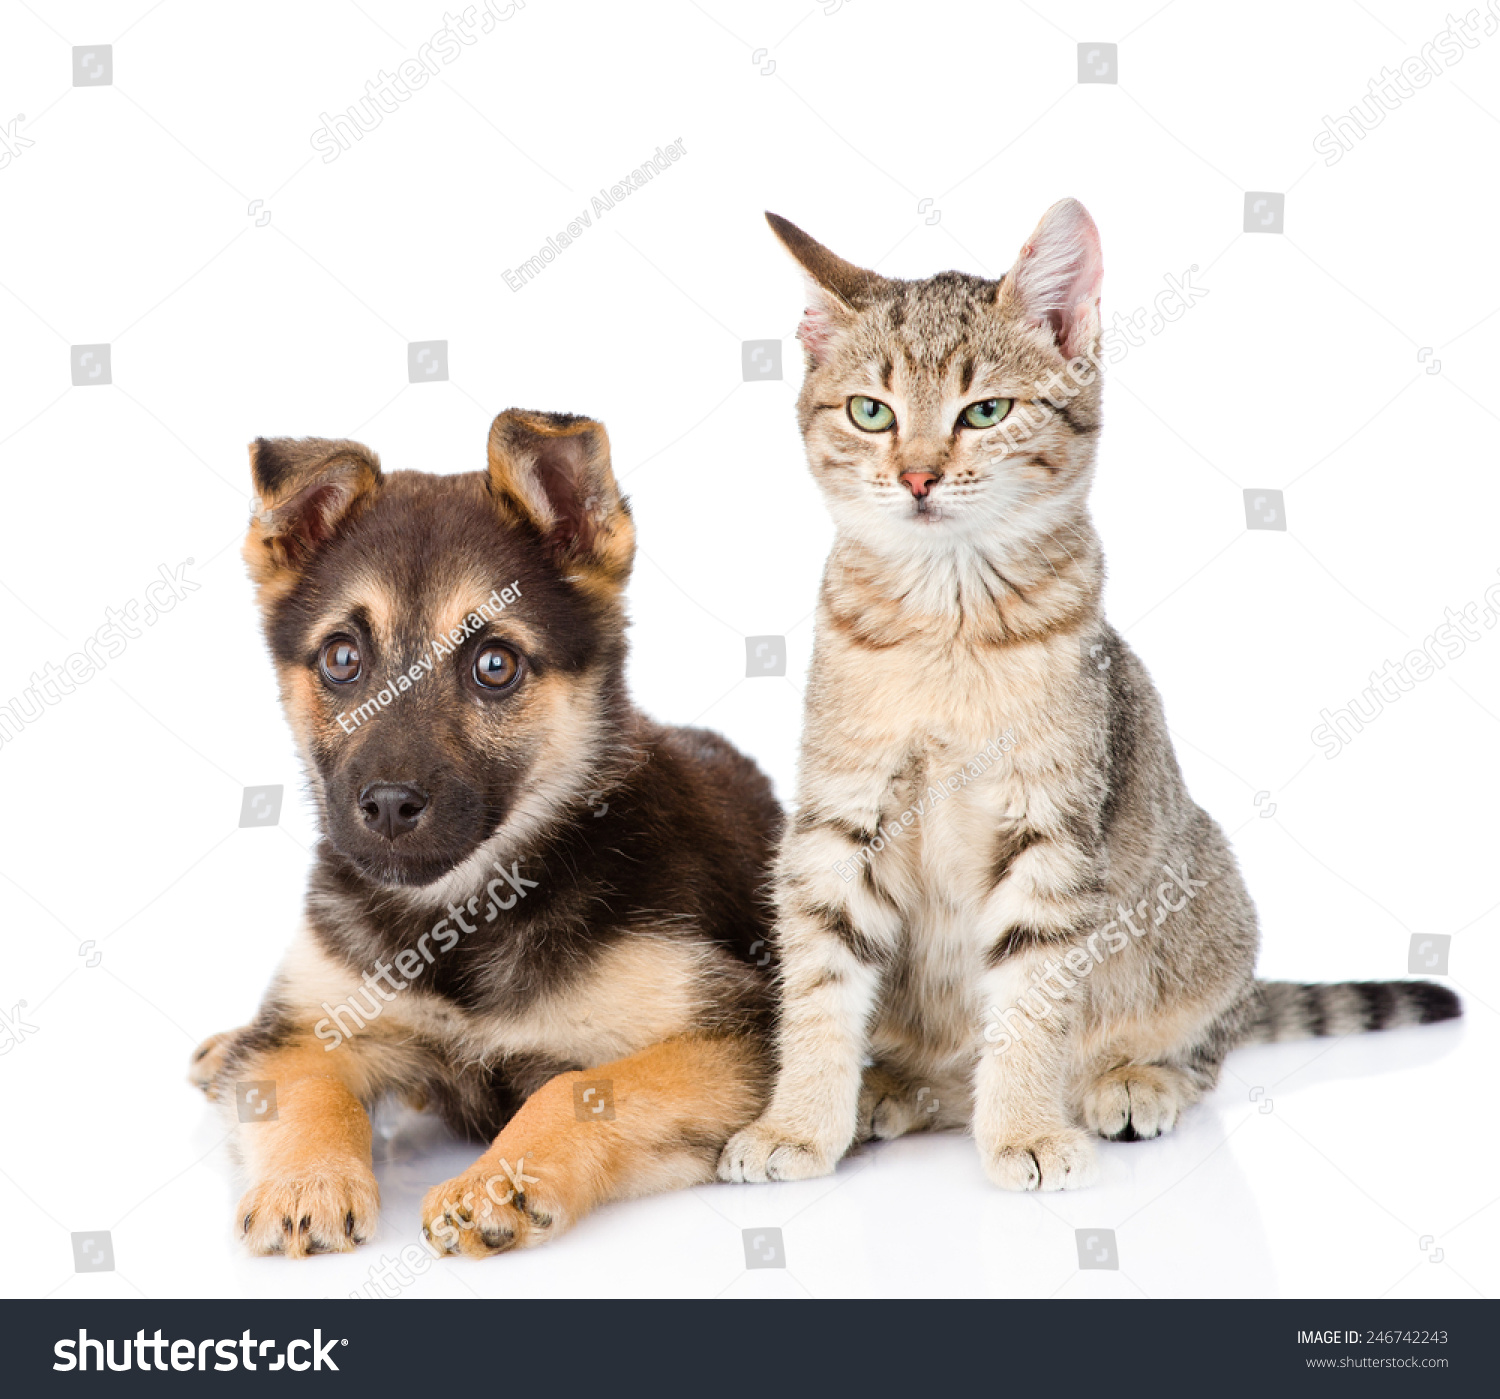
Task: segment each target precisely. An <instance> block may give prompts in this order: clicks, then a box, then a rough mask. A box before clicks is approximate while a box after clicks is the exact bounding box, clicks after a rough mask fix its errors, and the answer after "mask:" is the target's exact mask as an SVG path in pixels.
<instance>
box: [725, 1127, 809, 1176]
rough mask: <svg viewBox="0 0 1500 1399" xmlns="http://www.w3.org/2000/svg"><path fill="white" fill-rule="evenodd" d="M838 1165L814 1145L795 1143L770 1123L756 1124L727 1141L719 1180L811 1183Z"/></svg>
mask: <svg viewBox="0 0 1500 1399" xmlns="http://www.w3.org/2000/svg"><path fill="white" fill-rule="evenodd" d="M837 1164H838V1152H836V1151H831V1150H829V1149H828V1148H826V1147H824V1146H822V1145H820V1144H819V1143H817V1142H807V1141H797V1140H794V1139H793V1138H792V1135H791V1134H790V1133H787V1132H784V1131H782V1130H780V1129H779V1128H777V1127H775V1126H774V1125H771V1124H769V1123H764V1122H755V1123H752V1124H751V1125H750V1126H749V1127H746V1128H745V1129H744V1131H742V1132H736V1133H735V1135H734V1136H732V1137H731V1138H730V1139H729V1144H728V1145H727V1146H726V1147H725V1148H724V1151H723V1154H722V1155H721V1156H720V1157H719V1179H720V1180H732V1181H766V1180H811V1179H812V1178H813V1177H815V1176H826V1175H831V1174H832V1172H833V1168H834V1166H836V1165H837Z"/></svg>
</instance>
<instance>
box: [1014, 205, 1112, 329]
mask: <svg viewBox="0 0 1500 1399" xmlns="http://www.w3.org/2000/svg"><path fill="white" fill-rule="evenodd" d="M1010 275H1011V279H1012V285H1013V294H1014V295H1015V296H1016V298H1017V299H1018V301H1019V303H1020V305H1021V307H1022V309H1023V310H1024V312H1025V313H1026V315H1027V316H1029V317H1030V318H1031V320H1032V321H1033V322H1034V323H1035V324H1037V325H1044V326H1047V327H1048V328H1049V329H1050V330H1051V331H1052V336H1053V339H1054V340H1055V341H1056V342H1057V347H1058V349H1059V350H1061V351H1062V353H1063V354H1064V355H1065V356H1067V357H1068V358H1070V359H1071V358H1072V357H1073V356H1074V355H1077V354H1081V353H1082V352H1083V351H1084V350H1086V349H1087V348H1088V345H1089V341H1090V340H1091V339H1092V336H1093V333H1094V330H1095V328H1096V327H1097V325H1098V319H1097V314H1098V308H1099V289H1100V286H1101V285H1102V283H1103V280H1104V255H1103V250H1102V249H1101V247H1100V243H1099V230H1098V229H1097V228H1096V227H1095V226H1094V221H1093V219H1091V218H1090V217H1089V213H1088V210H1087V209H1085V208H1084V207H1083V205H1082V204H1080V203H1079V202H1078V201H1077V200H1076V199H1064V200H1061V201H1060V202H1059V203H1057V204H1054V205H1053V206H1052V207H1051V208H1050V209H1048V210H1047V212H1046V213H1045V214H1044V215H1042V221H1041V222H1040V223H1039V224H1038V225H1037V226H1036V231H1035V232H1034V233H1033V234H1032V235H1031V239H1030V241H1029V242H1028V243H1027V244H1026V246H1025V247H1024V248H1022V249H1021V255H1020V257H1018V258H1017V259H1016V265H1015V266H1014V267H1013V268H1011V273H1010Z"/></svg>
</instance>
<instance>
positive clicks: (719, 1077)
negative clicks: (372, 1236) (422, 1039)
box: [422, 1039, 765, 1257]
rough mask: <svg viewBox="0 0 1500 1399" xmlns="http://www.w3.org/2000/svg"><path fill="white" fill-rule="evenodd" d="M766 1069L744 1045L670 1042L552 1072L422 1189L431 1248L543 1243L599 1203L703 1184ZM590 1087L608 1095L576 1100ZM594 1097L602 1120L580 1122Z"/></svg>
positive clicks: (478, 1250) (479, 1249) (490, 1249)
mask: <svg viewBox="0 0 1500 1399" xmlns="http://www.w3.org/2000/svg"><path fill="white" fill-rule="evenodd" d="M764 1073H765V1069H764V1066H763V1061H762V1053H761V1051H760V1049H759V1048H758V1047H756V1046H754V1045H752V1044H751V1043H750V1042H749V1041H746V1040H739V1039H721V1040H705V1039H678V1040H670V1041H667V1042H666V1043H663V1044H657V1045H653V1046H652V1047H651V1048H650V1049H646V1050H643V1051H642V1052H641V1053H639V1054H633V1055H631V1056H630V1057H629V1058H626V1059H618V1060H615V1061H614V1062H612V1063H608V1064H601V1065H600V1066H599V1067H598V1068H595V1069H589V1070H587V1071H586V1072H583V1073H566V1074H559V1075H558V1076H557V1077H556V1078H554V1079H552V1080H551V1081H550V1082H549V1083H547V1084H546V1085H545V1086H544V1087H542V1088H541V1089H540V1090H538V1091H537V1092H536V1093H533V1094H532V1095H531V1097H530V1098H528V1099H527V1101H526V1103H525V1105H524V1106H523V1107H522V1108H521V1110H520V1112H518V1113H517V1114H516V1115H515V1117H513V1118H512V1119H511V1121H510V1122H509V1123H508V1124H507V1125H506V1127H505V1128H504V1130H503V1131H502V1132H501V1133H500V1135H499V1136H498V1137H496V1138H495V1141H494V1144H493V1145H492V1146H491V1147H490V1149H489V1150H488V1151H486V1152H485V1153H484V1155H483V1156H481V1157H480V1158H479V1160H478V1161H476V1162H475V1163H474V1164H473V1165H472V1166H471V1167H470V1168H469V1169H468V1170H467V1171H465V1172H464V1173H463V1174H462V1175H459V1176H455V1177H454V1178H453V1179H452V1180H450V1181H447V1182H446V1183H444V1184H443V1185H440V1186H438V1187H437V1188H436V1189H434V1190H432V1191H430V1192H428V1195H427V1198H426V1199H425V1200H424V1201H423V1202H422V1224H423V1227H424V1228H425V1229H426V1230H427V1231H428V1233H429V1235H430V1236H431V1238H432V1239H433V1241H434V1242H435V1244H436V1245H437V1246H438V1247H440V1248H446V1249H447V1250H448V1251H449V1252H452V1253H462V1254H467V1255H469V1256H471V1257H483V1256H485V1255H487V1254H491V1253H500V1252H503V1251H505V1250H507V1249H512V1248H528V1247H530V1246H532V1245H534V1244H539V1243H543V1242H545V1241H546V1240H547V1239H549V1238H552V1237H555V1236H556V1235H558V1234H561V1233H562V1232H563V1231H564V1230H566V1229H569V1228H571V1227H572V1226H573V1225H574V1224H576V1223H577V1222H578V1221H579V1220H580V1219H582V1218H583V1217H584V1216H585V1215H586V1214H588V1213H589V1211H590V1210H593V1209H594V1208H596V1207H597V1206H599V1205H601V1204H604V1203H605V1202H606V1201H610V1200H621V1199H628V1198H630V1197H631V1196H635V1195H645V1194H649V1193H651V1192H653V1191H658V1190H671V1189H680V1188H682V1187H684V1186H688V1185H699V1184H702V1183H704V1182H706V1181H709V1180H712V1179H713V1174H714V1162H715V1161H716V1160H717V1158H718V1151H719V1145H716V1144H722V1142H723V1141H725V1140H727V1138H728V1136H729V1134H730V1133H731V1132H734V1131H735V1130H737V1129H738V1128H739V1127H741V1126H743V1125H744V1124H745V1123H746V1122H748V1121H750V1119H751V1118H752V1117H754V1116H755V1114H756V1112H757V1111H758V1110H759V1107H760V1104H761V1101H762V1095H763V1092H764V1088H763V1085H762V1079H763V1075H764ZM595 1084H599V1085H604V1084H607V1085H608V1089H607V1096H605V1095H604V1094H603V1093H596V1094H595V1095H593V1096H591V1097H590V1098H589V1099H588V1100H587V1101H586V1102H585V1101H584V1100H583V1098H582V1089H583V1088H585V1087H587V1086H590V1085H595ZM599 1101H603V1102H605V1103H606V1104H607V1106H608V1109H609V1110H610V1111H612V1113H613V1117H612V1118H606V1117H604V1116H600V1117H597V1118H596V1117H592V1116H588V1115H587V1114H589V1113H590V1110H591V1108H592V1107H594V1106H597V1105H598V1102H599ZM580 1117H582V1120H580Z"/></svg>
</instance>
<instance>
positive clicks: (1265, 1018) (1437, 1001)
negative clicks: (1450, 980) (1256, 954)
mask: <svg viewBox="0 0 1500 1399" xmlns="http://www.w3.org/2000/svg"><path fill="white" fill-rule="evenodd" d="M1249 1000H1250V1015H1249V1018H1248V1019H1247V1020H1246V1022H1245V1027H1244V1030H1243V1031H1242V1033H1241V1035H1240V1039H1239V1043H1241V1044H1274V1043H1276V1042H1278V1041H1280V1040H1305V1039H1315V1038H1318V1037H1320V1036H1324V1035H1352V1034H1358V1033H1361V1032H1363V1031H1366V1030H1394V1029H1396V1028H1397V1027H1398V1026H1401V1025H1431V1024H1433V1023H1434V1022H1435V1021H1438V1020H1455V1019H1457V1018H1458V1017H1459V1016H1460V1015H1462V1014H1463V1005H1462V1004H1461V1003H1460V1001H1459V999H1458V997H1457V996H1455V995H1454V994H1453V992H1452V991H1450V990H1449V989H1448V988H1447V987H1446V986H1440V985H1438V983H1437V982H1435V981H1326V982H1301V981H1257V982H1256V983H1255V985H1254V987H1253V988H1252V990H1251V992H1250V997H1249Z"/></svg>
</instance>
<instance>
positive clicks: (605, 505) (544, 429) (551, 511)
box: [489, 408, 635, 588]
mask: <svg viewBox="0 0 1500 1399" xmlns="http://www.w3.org/2000/svg"><path fill="white" fill-rule="evenodd" d="M489 459H490V471H489V486H490V492H491V494H492V495H493V496H494V497H495V499H496V501H497V502H498V504H499V507H500V514H501V516H502V518H504V519H506V520H508V521H512V522H524V523H525V524H528V525H530V526H531V527H532V528H533V529H535V530H536V531H537V533H538V534H539V535H541V538H542V542H543V544H544V545H545V546H546V549H547V552H548V553H549V554H551V555H552V557H553V559H554V560H555V561H556V562H557V563H558V564H559V565H561V566H562V567H564V568H565V569H567V570H568V571H569V572H570V573H576V574H577V575H579V576H581V577H586V578H593V579H598V580H599V581H601V582H604V583H607V584H609V585H611V586H613V587H617V588H618V587H621V586H623V585H624V583H625V580H626V579H627V578H628V577H629V576H630V566H631V563H632V562H633V561H634V558H635V526H634V525H633V524H632V523H631V520H630V507H629V506H628V505H627V504H626V503H625V499H624V497H623V496H622V495H621V494H620V488H619V486H618V485H617V484H616V483H615V475H614V472H613V471H612V470H611V469H610V464H609V434H608V433H606V432H605V431H604V424H603V423H597V422H595V421H594V420H593V419H592V418H580V417H577V416H575V415H574V414H571V413H530V412H526V411H525V410H523V409H520V408H507V409H506V410H505V412H503V413H502V414H500V416H499V417H498V418H496V419H495V421H494V422H493V423H492V424H491V426H490V444H489Z"/></svg>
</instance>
